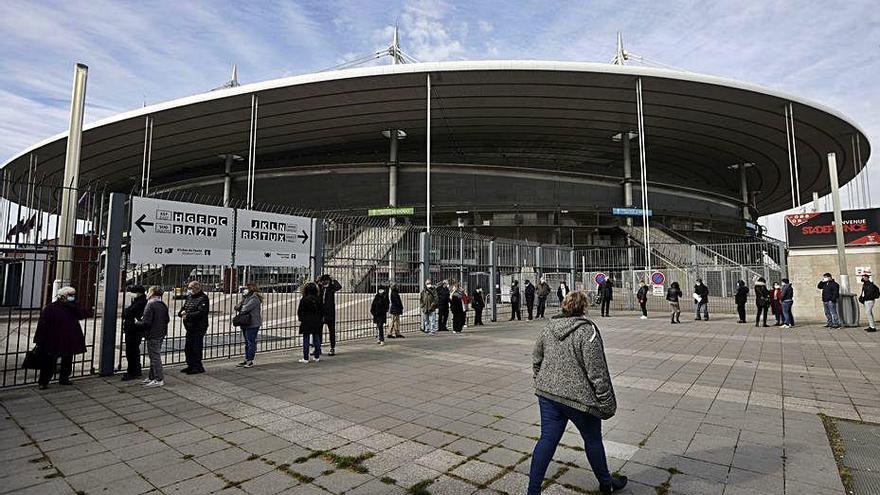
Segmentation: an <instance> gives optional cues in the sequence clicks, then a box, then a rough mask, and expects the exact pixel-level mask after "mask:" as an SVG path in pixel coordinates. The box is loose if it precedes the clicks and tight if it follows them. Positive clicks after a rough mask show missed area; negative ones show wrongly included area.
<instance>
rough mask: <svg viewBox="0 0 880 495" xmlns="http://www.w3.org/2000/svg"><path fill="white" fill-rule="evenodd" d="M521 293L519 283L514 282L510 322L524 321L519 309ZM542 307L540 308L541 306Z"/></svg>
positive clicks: (511, 289)
mask: <svg viewBox="0 0 880 495" xmlns="http://www.w3.org/2000/svg"><path fill="white" fill-rule="evenodd" d="M519 303H520V293H519V282H518V281H516V280H514V281H513V283H512V284H511V285H510V321H513V320H520V321H522V312H521V311H520V309H519ZM539 307H540V306H539Z"/></svg>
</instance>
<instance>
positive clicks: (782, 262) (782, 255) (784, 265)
mask: <svg viewBox="0 0 880 495" xmlns="http://www.w3.org/2000/svg"><path fill="white" fill-rule="evenodd" d="M776 249H778V250H779V268H780V271H781V272H782V275H781V277H780V278H788V257H787V256H788V254H787V253H786V252H785V246H783V245H782V244H777V245H776Z"/></svg>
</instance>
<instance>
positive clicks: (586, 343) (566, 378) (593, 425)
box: [527, 292, 627, 495]
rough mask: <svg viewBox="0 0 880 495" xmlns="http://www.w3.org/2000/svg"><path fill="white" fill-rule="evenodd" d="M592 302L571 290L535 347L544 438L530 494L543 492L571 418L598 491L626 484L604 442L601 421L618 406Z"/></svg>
mask: <svg viewBox="0 0 880 495" xmlns="http://www.w3.org/2000/svg"><path fill="white" fill-rule="evenodd" d="M587 306H589V301H588V300H587V296H586V295H584V293H582V292H572V293H570V294H569V295H568V296H566V298H565V299H564V300H563V301H562V308H561V310H562V311H561V313H562V314H561V315H559V316H555V317H553V318H552V319H551V320H550V321H549V322H548V323H547V326H546V327H545V328H544V329H543V331H541V334H540V336H539V337H538V341H537V342H536V343H535V348H534V351H533V352H532V371H533V374H534V379H535V395H536V396H537V397H538V407H539V410H540V414H541V437H540V438H539V439H538V442H537V444H536V445H535V448H534V451H533V452H532V461H531V465H530V468H529V486H528V492H527V493H528V494H529V495H537V494H539V493H541V486H542V484H543V483H544V476H545V475H546V473H547V467H548V466H549V465H550V461H551V460H552V459H553V454H554V453H555V452H556V447H557V446H558V445H559V441H560V440H561V439H562V436H563V434H564V433H565V429H566V427H567V426H568V422H569V421H571V422H572V423H574V425H575V427H576V428H577V429H578V432H580V434H581V437H582V438H583V440H584V450H585V451H586V455H587V461H588V462H589V463H590V468H591V469H592V471H593V473H594V474H595V476H596V479H597V480H598V482H599V493H602V494H603V495H604V494H610V493H611V492H614V491H617V490H621V489H623V488H624V487H625V486H626V484H627V478H626V476H622V475H613V474H611V473H610V472H609V470H608V461H607V459H606V458H605V446H604V445H603V443H602V421H603V420H607V419H610V418H611V417H613V416H614V414H615V412H616V411H617V399H616V398H615V395H614V387H613V386H612V384H611V373H610V372H609V371H608V362H607V360H606V359H605V349H604V347H603V344H602V335H601V334H600V333H599V328H598V327H597V326H596V324H595V323H593V322H592V321H590V320H589V319H588V318H587V317H586V311H587Z"/></svg>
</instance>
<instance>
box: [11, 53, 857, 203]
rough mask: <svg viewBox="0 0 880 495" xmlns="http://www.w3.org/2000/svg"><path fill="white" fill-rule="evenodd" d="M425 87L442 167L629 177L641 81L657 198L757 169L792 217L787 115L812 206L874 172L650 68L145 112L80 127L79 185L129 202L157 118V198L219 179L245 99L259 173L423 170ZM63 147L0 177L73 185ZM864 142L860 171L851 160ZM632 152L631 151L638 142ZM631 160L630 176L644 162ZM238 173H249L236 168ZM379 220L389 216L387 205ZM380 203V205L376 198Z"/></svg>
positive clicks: (478, 67)
mask: <svg viewBox="0 0 880 495" xmlns="http://www.w3.org/2000/svg"><path fill="white" fill-rule="evenodd" d="M426 74H431V81H432V154H431V160H432V163H449V164H464V166H466V165H467V164H473V165H475V166H502V167H523V168H527V169H529V170H535V169H538V170H547V171H548V172H558V173H566V174H583V175H585V176H587V177H589V176H596V177H608V176H612V177H613V176H617V177H622V153H621V144H620V143H619V142H616V141H614V140H613V139H612V136H613V135H615V134H617V133H620V132H626V131H634V130H635V129H636V127H637V125H636V103H635V101H636V96H635V82H636V79H637V78H639V77H641V78H642V84H643V101H644V112H645V142H646V145H645V151H646V157H647V169H648V179H649V182H650V183H652V184H654V185H656V187H660V188H675V187H680V188H682V189H687V190H694V189H696V190H700V191H705V192H706V193H707V196H709V197H715V198H719V197H726V198H731V199H733V200H734V201H735V200H736V199H737V198H739V196H740V194H739V176H738V173H737V172H735V171H732V170H730V169H729V168H728V167H729V165H731V164H735V163H741V162H753V163H755V164H756V166H755V167H752V168H750V169H749V172H748V174H749V176H748V181H749V188H750V189H751V190H753V191H758V194H757V197H756V201H757V206H758V209H759V211H760V212H761V213H762V214H765V213H770V212H774V211H779V210H783V209H786V208H788V207H790V206H791V190H790V178H789V162H788V152H787V138H786V132H785V120H784V116H783V111H784V110H783V109H784V106H785V105H786V104H787V103H788V102H791V103H792V104H793V111H794V117H795V133H796V137H797V143H796V144H797V154H798V163H799V175H800V186H801V187H800V195H801V200H802V201H809V200H810V198H811V196H812V192H814V191H816V192H819V193H820V194H825V193H827V192H829V191H830V185H829V179H828V172H827V164H826V154H827V153H829V152H835V153H837V160H838V166H839V175H840V180H841V183H842V184H843V183H846V182H847V181H849V180H851V179H852V178H853V177H854V175H855V173H856V172H857V170H858V168H859V165H857V164H854V162H858V163H861V164H865V163H867V160H868V157H869V155H870V146H869V143H868V140H867V137H866V135H865V133H864V132H863V131H862V130H861V129H860V128H859V127H858V126H857V125H856V124H855V123H853V122H852V121H850V120H849V119H847V118H846V117H845V116H844V115H842V114H840V113H839V112H837V111H835V110H833V109H831V108H828V107H825V106H823V105H820V104H817V103H814V102H811V101H808V100H805V99H802V98H799V97H796V96H794V95H790V94H786V93H783V92H780V91H775V90H771V89H767V88H763V87H760V86H756V85H752V84H748V83H743V82H738V81H733V80H729V79H723V78H718V77H712V76H705V75H699V74H694V73H689V72H677V71H670V70H664V69H655V68H647V67H633V66H618V65H610V64H596V63H580V62H546V61H476V62H437V63H420V64H406V65H387V66H376V67H366V68H357V69H348V70H343V71H334V72H321V73H315V74H307V75H302V76H294V77H288V78H283V79H276V80H271V81H265V82H261V83H255V84H249V85H244V86H239V87H236V88H229V89H222V90H217V91H212V92H208V93H203V94H199V95H195V96H190V97H186V98H181V99H178V100H173V101H169V102H165V103H161V104H157V105H152V106H149V107H144V108H138V109H136V110H133V111H130V112H125V113H122V114H119V115H116V116H113V117H110V118H107V119H104V120H101V121H97V122H94V123H91V124H88V125H86V126H85V130H84V134H83V147H82V155H81V156H82V162H81V167H80V171H81V175H82V178H81V183H82V182H83V181H99V182H103V183H106V184H107V185H108V186H109V187H110V188H111V189H113V190H121V191H129V190H131V189H132V187H133V186H135V185H136V184H139V183H140V177H141V169H142V161H143V153H144V125H145V116H148V115H149V116H152V117H153V122H154V126H153V143H152V153H151V175H152V182H151V184H152V187H153V188H155V187H161V186H163V185H164V186H172V185H175V184H181V183H192V182H193V181H194V180H195V181H196V182H198V179H199V178H211V179H215V178H216V177H218V176H220V175H222V174H223V165H222V160H221V159H220V158H218V156H219V155H223V154H226V153H234V154H238V155H241V156H247V154H248V141H249V121H250V115H251V95H253V94H256V95H258V97H259V119H258V130H257V169H258V173H262V172H264V171H265V172H266V173H268V172H270V171H271V172H277V171H278V170H279V169H284V170H288V171H295V170H296V167H299V166H302V167H314V166H315V165H333V164H349V165H350V164H352V163H383V162H384V161H385V160H387V153H388V151H387V150H388V143H387V139H386V138H384V137H383V136H382V135H381V131H382V130H385V129H389V128H398V129H404V130H406V132H407V135H408V137H407V139H406V140H405V141H404V142H403V143H402V145H401V156H400V159H401V160H403V161H408V162H419V161H423V160H424V159H425V154H424V138H425V130H426V121H425V107H426V96H427V93H426V85H425V82H426ZM66 134H67V133H62V134H58V135H56V136H53V137H51V138H48V139H46V140H44V141H42V142H40V143H38V144H36V145H34V146H32V147H30V148H28V149H26V150H24V151H22V152H21V153H19V154H18V155H16V156H15V157H13V158H12V159H10V160H9V161H7V162H6V163H5V164H3V168H4V170H9V171H11V173H12V174H13V175H15V176H21V175H23V174H27V172H28V163H29V157H30V156H31V154H35V155H36V156H37V161H38V170H37V174H38V176H41V177H49V178H60V177H61V176H62V175H63V167H64V153H65V145H66ZM856 135H857V136H858V139H859V143H860V150H861V160H856V157H854V156H853V146H852V139H853V138H854V136H856ZM634 142H635V141H634ZM635 148H636V147H635V146H634V147H633V149H634V151H633V162H634V166H633V169H634V170H635V171H636V173H635V175H636V176H637V175H638V173H637V171H638V166H637V160H638V158H637V157H638V155H637V153H636V152H635ZM236 167H237V168H239V169H241V170H243V169H244V168H245V165H244V164H243V163H241V164H237V165H236ZM378 199H379V198H377V204H380V203H381V201H378ZM381 199H382V201H384V198H381Z"/></svg>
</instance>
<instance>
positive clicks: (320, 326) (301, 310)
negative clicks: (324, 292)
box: [296, 282, 326, 364]
mask: <svg viewBox="0 0 880 495" xmlns="http://www.w3.org/2000/svg"><path fill="white" fill-rule="evenodd" d="M300 294H301V296H302V297H300V300H299V307H297V309H296V316H297V319H298V320H299V334H300V335H302V346H303V357H302V358H300V360H299V362H300V363H304V364H308V363H309V344H311V345H313V346H314V347H315V362H316V363H318V362H320V361H321V340H322V336H323V333H324V323H325V322H326V320H325V319H324V317H325V315H326V312H325V311H324V308H322V307H321V306H322V305H321V298H320V297H321V295H320V290H319V289H318V285H317V284H315V283H314V282H309V283H307V284H305V285H303V286H302V288H301V289H300Z"/></svg>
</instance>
